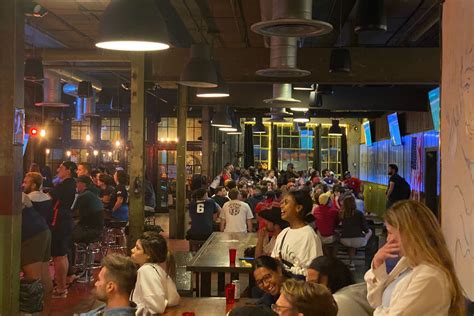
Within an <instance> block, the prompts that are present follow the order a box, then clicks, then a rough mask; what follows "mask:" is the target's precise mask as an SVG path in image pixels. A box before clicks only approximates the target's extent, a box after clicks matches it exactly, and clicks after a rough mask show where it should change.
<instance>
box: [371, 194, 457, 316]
mask: <svg viewBox="0 0 474 316" xmlns="http://www.w3.org/2000/svg"><path fill="white" fill-rule="evenodd" d="M385 224H386V227H387V231H388V235H387V243H386V244H385V245H384V246H383V247H382V248H380V249H379V250H378V252H377V253H376V254H375V256H374V259H373V260H372V265H371V266H372V268H371V269H370V270H369V271H367V273H366V274H365V277H364V278H365V281H366V283H367V291H368V295H367V299H368V301H369V303H370V305H371V306H372V307H373V308H375V312H374V316H380V315H430V316H445V315H450V316H461V315H465V311H464V296H463V291H462V288H461V285H460V283H459V280H458V278H457V276H456V272H455V270H454V264H453V260H452V258H451V255H450V253H449V250H448V247H447V245H446V241H445V239H444V236H443V233H442V232H441V228H440V226H439V224H438V221H437V220H436V218H435V216H434V215H433V212H431V210H430V209H429V208H427V207H426V206H425V205H423V204H422V203H420V202H417V201H413V200H409V201H402V202H398V203H396V204H394V205H393V206H392V207H391V208H390V209H389V210H388V212H387V214H386V215H385ZM394 258H400V259H399V261H398V263H397V264H396V266H395V267H394V268H393V270H392V271H391V272H390V273H388V274H387V267H386V261H387V259H394Z"/></svg>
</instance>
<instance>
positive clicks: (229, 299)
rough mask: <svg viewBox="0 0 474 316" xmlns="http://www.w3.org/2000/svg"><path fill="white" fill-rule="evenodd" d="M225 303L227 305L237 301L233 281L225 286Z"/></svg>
mask: <svg viewBox="0 0 474 316" xmlns="http://www.w3.org/2000/svg"><path fill="white" fill-rule="evenodd" d="M234 250H235V249H234ZM225 303H226V305H232V304H234V303H235V284H232V283H231V284H227V285H226V286H225Z"/></svg>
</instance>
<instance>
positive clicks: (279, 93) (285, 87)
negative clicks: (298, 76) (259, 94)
mask: <svg viewBox="0 0 474 316" xmlns="http://www.w3.org/2000/svg"><path fill="white" fill-rule="evenodd" d="M291 93H292V91H291V83H275V84H273V98H271V99H266V100H263V102H265V103H267V104H271V105H276V106H283V107H286V106H287V105H291V104H295V103H301V100H297V99H293V98H292V96H291Z"/></svg>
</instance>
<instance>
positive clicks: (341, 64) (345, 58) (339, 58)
mask: <svg viewBox="0 0 474 316" xmlns="http://www.w3.org/2000/svg"><path fill="white" fill-rule="evenodd" d="M339 45H341V46H342V1H341V6H340V14H339ZM329 72H338V73H348V72H351V53H350V52H349V50H348V49H346V48H342V47H338V48H333V49H332V50H331V58H330V60H329Z"/></svg>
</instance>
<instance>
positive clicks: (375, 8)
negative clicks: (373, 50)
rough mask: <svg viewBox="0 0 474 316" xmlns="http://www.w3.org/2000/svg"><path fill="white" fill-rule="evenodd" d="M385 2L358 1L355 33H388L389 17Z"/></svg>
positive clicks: (379, 0)
mask: <svg viewBox="0 0 474 316" xmlns="http://www.w3.org/2000/svg"><path fill="white" fill-rule="evenodd" d="M384 2H385V1H384V0H359V1H357V18H356V25H355V27H354V32H356V33H361V32H379V31H382V32H385V31H387V15H386V12H385V5H384Z"/></svg>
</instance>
